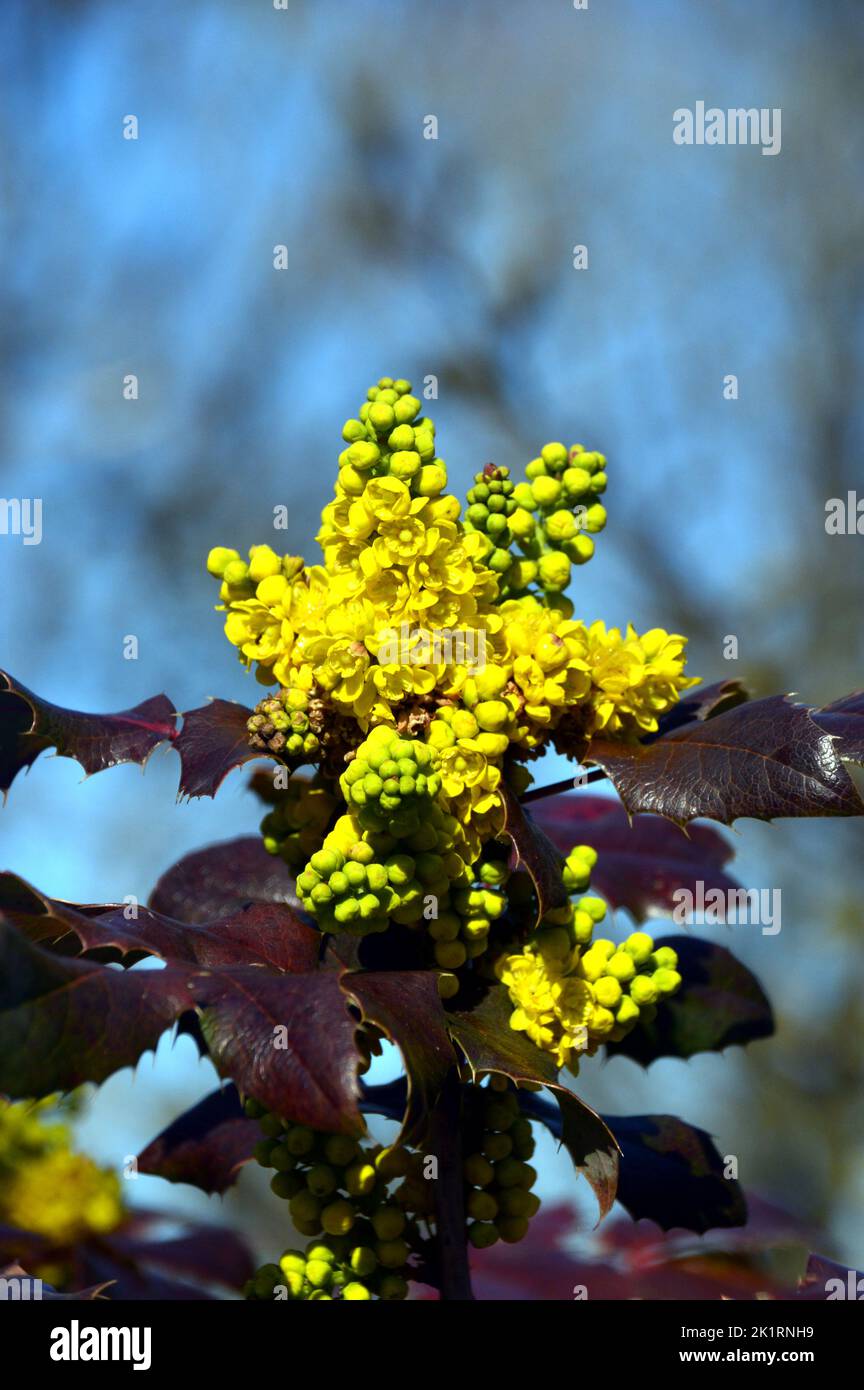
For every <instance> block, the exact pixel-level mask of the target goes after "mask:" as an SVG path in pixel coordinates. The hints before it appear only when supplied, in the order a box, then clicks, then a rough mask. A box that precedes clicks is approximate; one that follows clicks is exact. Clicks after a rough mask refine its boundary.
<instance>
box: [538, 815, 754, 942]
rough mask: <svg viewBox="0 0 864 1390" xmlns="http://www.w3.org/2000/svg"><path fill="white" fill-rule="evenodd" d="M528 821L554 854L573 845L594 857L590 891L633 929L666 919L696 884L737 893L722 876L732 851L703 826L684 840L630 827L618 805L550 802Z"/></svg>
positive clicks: (676, 833)
mask: <svg viewBox="0 0 864 1390" xmlns="http://www.w3.org/2000/svg"><path fill="white" fill-rule="evenodd" d="M533 814H534V819H535V820H536V821H537V822H538V824H539V825H540V826H542V828H543V829H544V830H545V831H546V832H547V833H548V835H549V836H550V838H551V839H552V841H553V842H554V844H556V845H557V846H558V848H559V849H560V850H561V851H562V853H564V854H566V853H568V852H569V851H570V850H571V849H572V848H573V846H574V845H577V844H578V845H591V847H592V848H593V849H595V850H596V851H597V854H598V855H599V858H598V861H597V864H596V866H595V868H594V870H593V871H592V874H591V883H592V887H594V888H596V889H597V890H598V892H600V893H602V894H603V896H604V898H605V899H606V900H607V902H609V903H610V904H611V905H612V907H623V908H626V909H627V911H628V912H631V913H632V914H633V916H634V917H635V918H636V920H637V921H639V922H641V921H643V920H644V918H645V917H647V916H648V914H649V913H651V912H671V911H672V909H673V908H674V907H675V905H676V899H675V897H674V894H675V892H676V890H677V889H681V888H686V889H688V890H689V891H690V892H693V893H695V892H696V884H697V883H699V882H701V883H702V884H703V886H704V891H705V893H706V894H707V893H708V892H709V891H710V890H712V889H718V890H720V891H721V892H722V893H724V894H725V893H726V892H728V891H729V890H730V889H734V888H737V887H738V886H739V885H738V884H737V883H736V881H735V879H734V878H731V877H730V876H729V874H727V873H724V871H723V865H724V864H726V863H727V862H728V861H729V860H730V859H731V858H732V855H733V853H734V851H733V849H732V846H731V845H730V844H728V843H727V841H726V840H724V839H723V837H722V835H719V834H718V833H717V831H716V830H711V829H710V828H709V827H707V826H704V825H698V826H691V827H690V829H689V830H688V831H686V832H685V831H684V830H683V829H682V828H681V827H680V826H678V825H672V824H671V823H670V822H669V821H665V820H661V819H659V818H658V817H656V816H637V817H636V818H635V819H633V820H631V819H630V817H629V816H628V815H627V812H626V811H625V810H624V808H623V806H622V805H621V804H620V802H618V801H613V800H612V798H611V797H606V796H583V795H580V796H575V795H564V796H557V797H550V799H549V800H548V801H539V802H538V803H537V805H536V807H535V809H534V812H533Z"/></svg>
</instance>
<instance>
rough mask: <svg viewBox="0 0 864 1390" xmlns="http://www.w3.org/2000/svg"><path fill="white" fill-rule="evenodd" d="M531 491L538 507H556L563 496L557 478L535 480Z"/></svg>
mask: <svg viewBox="0 0 864 1390" xmlns="http://www.w3.org/2000/svg"><path fill="white" fill-rule="evenodd" d="M531 491H532V492H533V494H534V501H535V503H536V505H537V506H538V507H554V506H555V503H556V502H557V501H558V498H559V497H560V496H561V484H560V483H559V481H558V479H557V478H546V477H541V478H535V479H534V481H533V482H532V484H531Z"/></svg>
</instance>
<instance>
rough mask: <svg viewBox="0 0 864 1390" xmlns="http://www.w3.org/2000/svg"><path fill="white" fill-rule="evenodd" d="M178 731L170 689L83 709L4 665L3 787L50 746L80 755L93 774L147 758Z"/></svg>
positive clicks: (0, 696) (0, 680)
mask: <svg viewBox="0 0 864 1390" xmlns="http://www.w3.org/2000/svg"><path fill="white" fill-rule="evenodd" d="M175 734H176V711H175V709H174V706H173V705H172V703H171V701H170V700H169V699H168V697H167V695H154V696H153V697H152V698H151V699H149V700H144V701H143V703H142V704H140V705H136V706H135V708H134V709H128V710H122V711H121V712H120V713H118V714H81V713H79V712H78V711H77V710H70V709H61V708H60V706H59V705H52V704H49V702H48V701H47V700H43V699H41V698H40V696H38V695H34V694H33V692H32V690H28V689H27V687H26V686H23V685H19V683H18V682H17V681H16V680H14V679H13V677H12V676H10V675H8V674H7V673H6V672H5V671H0V791H2V792H3V794H4V796H5V794H6V792H7V791H8V790H9V788H10V787H11V785H12V783H13V781H14V780H15V777H16V776H17V774H18V773H19V772H20V771H21V769H22V768H28V767H30V766H31V765H32V764H33V763H34V762H35V761H36V759H37V758H38V756H39V754H40V753H41V752H43V751H44V749H46V748H56V750H57V753H58V756H59V757H62V758H74V759H75V760H76V761H77V762H79V763H80V764H81V766H82V767H83V769H84V771H85V772H86V773H87V774H88V775H89V774H90V773H93V772H101V771H102V770H103V769H104V768H106V767H114V766H115V764H116V763H146V761H147V759H148V758H149V756H150V754H151V753H152V752H153V749H154V748H156V747H158V745H159V744H160V743H164V742H165V740H166V739H169V740H170V739H173V738H174V737H175Z"/></svg>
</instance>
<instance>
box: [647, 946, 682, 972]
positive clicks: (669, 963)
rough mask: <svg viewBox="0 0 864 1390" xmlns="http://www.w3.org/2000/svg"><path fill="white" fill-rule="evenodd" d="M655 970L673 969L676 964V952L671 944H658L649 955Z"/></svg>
mask: <svg viewBox="0 0 864 1390" xmlns="http://www.w3.org/2000/svg"><path fill="white" fill-rule="evenodd" d="M651 964H652V965H653V966H654V968H655V970H674V969H675V968H676V967H677V965H678V952H677V951H675V950H673V948H672V947H671V946H658V947H656V949H655V951H654V954H653V955H652V957H651Z"/></svg>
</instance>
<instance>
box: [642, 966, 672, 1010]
mask: <svg viewBox="0 0 864 1390" xmlns="http://www.w3.org/2000/svg"><path fill="white" fill-rule="evenodd" d="M651 978H652V980H653V981H654V984H655V986H656V987H657V990H658V991H659V993H660V994H663V995H668V994H674V993H675V991H676V990H677V989H680V987H681V976H680V975H679V974H678V971H677V970H669V969H667V968H666V967H661V969H660V970H655V971H654V974H653V975H652V977H651ZM630 992H631V994H632V992H633V991H632V988H631V991H630ZM648 1002H650V1003H653V1000H649V1001H648Z"/></svg>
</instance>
